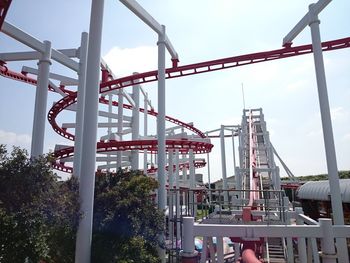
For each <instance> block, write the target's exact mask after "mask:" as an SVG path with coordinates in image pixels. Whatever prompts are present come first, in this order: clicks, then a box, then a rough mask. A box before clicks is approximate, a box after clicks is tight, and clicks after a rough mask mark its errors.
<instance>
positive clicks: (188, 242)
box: [182, 217, 194, 254]
mask: <svg viewBox="0 0 350 263" xmlns="http://www.w3.org/2000/svg"><path fill="white" fill-rule="evenodd" d="M182 220H183V221H182V222H183V225H182V227H183V237H182V240H183V243H182V248H183V252H184V253H188V254H192V253H193V251H194V234H193V233H194V227H193V225H194V218H193V217H184V218H183V219H182Z"/></svg>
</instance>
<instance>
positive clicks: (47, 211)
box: [0, 145, 79, 263]
mask: <svg viewBox="0 0 350 263" xmlns="http://www.w3.org/2000/svg"><path fill="white" fill-rule="evenodd" d="M51 161H52V157H51V156H50V155H46V156H41V157H39V158H37V159H34V160H31V159H30V158H29V157H28V153H27V152H26V151H25V150H22V149H20V148H17V147H14V149H13V151H12V152H11V153H10V154H8V153H7V151H6V148H5V146H4V145H0V232H1V233H0V262H20V263H23V262H24V261H25V260H27V261H29V262H39V261H40V260H45V261H46V262H73V261H74V260H73V259H74V249H75V233H76V229H77V224H78V221H79V212H78V211H79V207H78V184H77V182H76V180H74V179H73V178H71V179H69V180H67V181H64V182H63V181H59V180H58V179H59V178H58V176H57V175H56V174H55V173H53V172H52V170H51V166H50V163H51Z"/></svg>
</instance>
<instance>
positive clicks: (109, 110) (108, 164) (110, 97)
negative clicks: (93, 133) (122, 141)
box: [107, 93, 113, 172]
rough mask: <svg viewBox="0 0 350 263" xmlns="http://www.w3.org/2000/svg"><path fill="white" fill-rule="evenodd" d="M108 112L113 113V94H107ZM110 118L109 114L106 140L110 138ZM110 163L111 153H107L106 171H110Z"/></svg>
mask: <svg viewBox="0 0 350 263" xmlns="http://www.w3.org/2000/svg"><path fill="white" fill-rule="evenodd" d="M108 113H109V114H112V113H113V94H112V93H110V94H108ZM112 120H113V119H112V118H111V116H110V115H109V116H108V128H107V134H108V141H110V140H111V138H112ZM110 164H111V155H110V154H109V153H107V171H108V172H109V171H110Z"/></svg>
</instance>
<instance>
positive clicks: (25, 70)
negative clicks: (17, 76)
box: [22, 66, 79, 85]
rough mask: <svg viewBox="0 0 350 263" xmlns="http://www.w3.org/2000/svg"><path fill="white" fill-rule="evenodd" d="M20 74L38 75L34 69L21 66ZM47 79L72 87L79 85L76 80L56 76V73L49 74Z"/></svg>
mask: <svg viewBox="0 0 350 263" xmlns="http://www.w3.org/2000/svg"><path fill="white" fill-rule="evenodd" d="M22 73H30V74H33V75H38V73H39V71H38V70H37V69H35V68H31V67H27V66H23V67H22ZM49 78H50V79H55V80H60V81H63V82H66V83H71V85H72V84H74V85H78V84H79V81H78V80H77V79H74V78H70V77H66V76H63V75H60V74H56V73H50V74H49Z"/></svg>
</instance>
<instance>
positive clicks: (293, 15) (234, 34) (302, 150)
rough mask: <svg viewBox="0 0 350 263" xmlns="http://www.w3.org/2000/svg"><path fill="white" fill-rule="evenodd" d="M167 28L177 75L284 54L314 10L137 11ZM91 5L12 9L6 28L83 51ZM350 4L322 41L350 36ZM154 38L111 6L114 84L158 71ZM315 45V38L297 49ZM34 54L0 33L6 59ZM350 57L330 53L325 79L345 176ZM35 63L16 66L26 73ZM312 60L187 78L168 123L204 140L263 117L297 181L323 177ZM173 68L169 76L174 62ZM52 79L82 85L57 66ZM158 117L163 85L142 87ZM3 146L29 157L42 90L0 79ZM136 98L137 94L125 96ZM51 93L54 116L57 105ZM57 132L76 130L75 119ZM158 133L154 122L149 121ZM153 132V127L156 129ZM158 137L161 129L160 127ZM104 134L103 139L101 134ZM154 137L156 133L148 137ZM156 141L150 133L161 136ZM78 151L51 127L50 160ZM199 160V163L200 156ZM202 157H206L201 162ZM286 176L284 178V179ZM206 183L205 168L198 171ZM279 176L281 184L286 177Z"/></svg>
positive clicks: (231, 5)
mask: <svg viewBox="0 0 350 263" xmlns="http://www.w3.org/2000/svg"><path fill="white" fill-rule="evenodd" d="M138 2H139V3H140V4H141V5H142V6H143V7H144V8H145V9H146V10H147V11H148V12H149V13H150V14H151V15H152V16H153V17H154V18H155V19H156V20H157V21H159V23H160V24H164V25H165V26H166V32H167V35H168V37H169V39H170V41H171V42H172V44H173V46H174V47H175V49H176V51H177V53H178V54H179V59H180V63H179V65H186V64H192V63H197V62H203V61H208V60H213V59H219V58H225V57H232V56H236V55H243V54H248V53H255V52H260V51H268V50H274V49H279V48H281V47H282V39H283V37H284V36H285V35H286V34H287V33H288V32H289V31H290V30H291V29H292V28H293V27H294V25H295V24H296V23H297V22H298V21H299V20H300V19H301V18H302V17H303V16H304V14H305V13H306V12H307V10H308V5H309V4H310V3H312V2H313V1H305V0H294V1H285V0H283V1H282V0H280V1H276V0H266V1H258V0H216V1H213V0H212V1H210V0H191V1H188V0H176V1H175V0H172V1H171V0H154V1H146V0H142V1H141V0H140V1H138ZM90 8H91V1H86V0H74V1H52V0H36V1H13V2H12V5H11V8H10V10H9V12H8V15H7V18H6V21H8V22H10V23H11V24H13V25H15V26H16V27H19V28H20V29H22V30H23V31H25V32H27V33H29V34H31V35H32V36H34V37H36V38H37V39H39V40H41V41H43V40H50V41H51V42H52V47H53V48H55V49H61V48H77V47H78V46H79V44H80V35H81V32H83V31H86V32H87V31H88V30H89V17H90ZM348 10H350V2H349V1H348V0H337V1H332V2H331V3H330V4H329V5H328V6H327V7H326V9H325V10H323V11H322V13H321V14H320V15H319V18H320V20H321V24H320V31H321V38H322V40H323V41H327V40H334V39H339V38H344V37H348V36H350V28H349V25H350V17H349V15H348ZM156 42H157V35H156V34H155V33H154V32H153V31H152V30H151V29H150V28H148V27H147V25H145V24H144V23H143V22H142V21H141V20H140V19H139V18H138V17H136V16H135V15H134V14H133V13H131V12H130V11H129V10H128V9H127V8H126V7H125V6H123V5H122V4H121V3H120V2H119V1H105V10H104V24H103V36H102V50H101V52H102V53H101V56H102V57H103V58H104V60H105V61H106V62H107V63H108V65H109V66H110V68H111V69H112V70H113V72H114V73H115V75H116V76H118V77H122V76H126V75H130V74H132V72H135V71H137V72H144V71H149V70H155V69H156V68H157V45H156ZM309 43H311V35H310V29H309V28H305V29H304V31H303V32H302V33H301V34H300V35H299V36H298V37H297V38H296V39H295V41H294V45H302V44H309ZM25 50H26V51H29V50H30V49H29V48H28V47H26V46H24V45H22V44H20V43H18V42H16V41H15V40H13V39H11V38H9V37H8V36H6V35H4V34H3V33H0V53H4V52H15V51H25ZM349 58H350V49H349V48H348V49H342V50H337V51H331V52H325V53H324V61H325V70H326V78H327V86H328V95H329V103H330V108H331V115H332V121H333V132H334V140H335V146H336V154H337V163H338V168H339V170H349V169H350V147H349V146H350V103H349V101H350V75H349V69H350V59H349ZM36 63H37V62H36V61H34V62H28V61H26V62H16V63H14V62H11V63H8V67H9V68H10V69H13V70H15V71H20V70H21V67H22V66H23V65H26V66H31V67H36ZM313 63H314V62H313V57H312V55H304V56H298V57H293V58H287V59H282V60H276V61H272V62H266V63H259V64H255V65H248V66H243V67H237V68H232V69H225V70H221V71H216V72H211V73H205V74H199V75H194V76H187V77H183V78H177V79H172V80H168V81H167V82H166V114H167V115H169V116H172V117H174V118H177V119H179V120H182V121H184V122H193V123H194V125H195V127H197V128H199V129H200V130H202V131H204V132H205V131H209V130H213V129H217V128H219V127H220V125H222V124H224V125H237V124H240V121H241V117H242V110H243V100H242V85H243V87H244V97H245V106H246V108H262V109H263V112H264V116H265V120H266V122H267V129H268V131H269V132H270V138H271V141H272V143H273V145H274V147H275V148H276V150H277V152H278V153H279V155H280V156H281V157H282V159H283V160H284V162H285V163H286V164H287V166H288V167H289V169H290V170H291V171H292V172H293V173H294V174H295V175H297V176H301V175H310V174H319V173H326V172H327V167H326V159H325V151H324V144H323V136H322V126H321V117H320V111H319V102H318V94H317V85H316V78H315V72H314V64H313ZM167 66H168V67H170V66H171V61H170V57H169V55H167ZM51 69H52V72H54V73H59V74H64V75H67V76H71V77H76V74H75V73H74V72H72V71H69V70H67V69H66V68H64V67H63V66H61V65H58V64H57V62H53V64H52V66H51ZM143 88H144V89H145V90H146V91H147V92H148V93H149V94H150V98H151V100H152V104H153V106H155V110H156V111H157V107H156V106H157V84H156V83H150V84H145V85H143ZM0 90H1V96H0V112H1V113H0V143H5V144H8V145H19V146H21V147H25V148H27V149H29V148H30V141H31V133H32V125H33V124H32V122H33V112H34V99H35V88H34V87H32V86H29V85H27V84H23V83H20V82H15V81H13V80H8V79H5V78H0ZM128 91H129V92H130V89H129V90H128ZM59 99H60V97H59V95H57V94H53V93H50V94H49V97H48V108H49V107H50V106H51V105H52V103H53V102H54V101H57V100H59ZM59 121H60V122H72V121H74V115H73V114H72V113H67V114H62V115H61V116H60V117H59ZM152 121H153V123H155V120H152ZM151 126H152V125H151ZM153 127H155V124H153ZM100 132H105V131H100ZM151 133H152V131H151ZM154 133H155V132H153V134H154ZM56 143H57V144H71V142H69V141H67V140H66V139H64V138H62V137H60V136H59V135H57V134H56V133H55V132H54V131H53V130H52V129H51V127H50V126H49V124H48V123H47V124H46V135H45V151H49V149H53V148H54V145H55V144H56ZM213 143H214V149H213V151H212V153H211V157H210V159H211V163H210V171H211V177H212V181H213V180H217V179H220V177H221V164H220V144H219V141H218V140H217V139H216V140H213ZM231 145H232V142H231V141H230V140H228V141H227V143H226V151H227V153H226V158H227V171H228V175H232V174H233V161H232V148H231ZM198 157H201V156H198ZM202 157H205V156H202ZM281 170H282V169H281ZM196 172H197V173H203V174H204V180H205V181H206V180H207V179H206V175H207V168H201V169H198V171H196ZM281 172H282V175H284V172H283V171H281Z"/></svg>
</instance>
